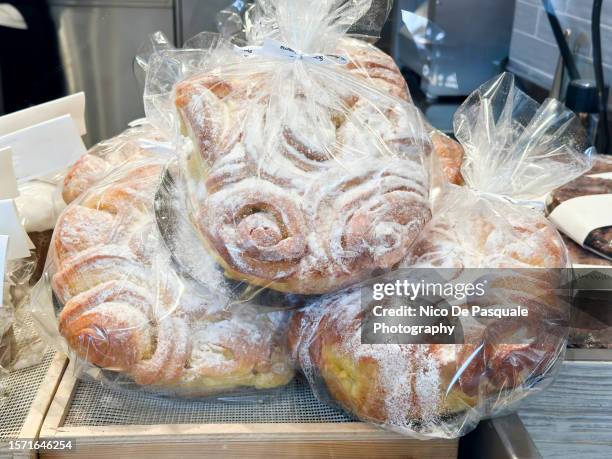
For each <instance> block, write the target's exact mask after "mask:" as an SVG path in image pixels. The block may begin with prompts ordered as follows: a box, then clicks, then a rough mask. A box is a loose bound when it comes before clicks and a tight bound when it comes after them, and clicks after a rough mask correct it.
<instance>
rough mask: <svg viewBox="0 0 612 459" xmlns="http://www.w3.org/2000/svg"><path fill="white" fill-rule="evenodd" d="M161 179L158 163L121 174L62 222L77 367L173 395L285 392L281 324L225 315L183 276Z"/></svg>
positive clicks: (62, 327) (247, 312) (67, 327)
mask: <svg viewBox="0 0 612 459" xmlns="http://www.w3.org/2000/svg"><path fill="white" fill-rule="evenodd" d="M163 170H164V165H163V163H162V162H159V161H156V160H150V161H149V162H148V164H142V163H138V162H137V163H135V164H128V165H126V166H123V168H122V169H120V170H118V171H116V172H114V173H113V176H112V178H107V179H106V180H105V181H104V182H103V183H100V184H98V185H96V186H95V187H94V188H93V189H92V190H90V191H88V192H86V193H85V194H84V195H83V196H81V197H80V198H79V200H78V201H76V202H75V203H73V204H72V205H70V206H69V207H68V208H67V209H66V211H65V212H64V213H63V215H62V216H61V217H60V219H59V221H58V224H57V227H56V231H55V234H54V238H53V242H52V244H53V247H54V252H55V253H54V258H53V259H54V263H55V270H56V272H55V274H54V275H53V276H52V279H51V284H52V287H53V291H54V293H55V295H56V297H57V298H58V300H59V301H60V302H61V303H62V304H63V305H64V306H63V308H62V310H61V312H60V315H59V318H58V328H59V332H60V334H61V335H62V336H63V337H64V338H65V339H66V341H67V343H68V345H69V347H70V348H71V349H72V350H73V351H74V352H75V354H76V355H77V356H78V357H79V358H81V359H84V360H86V361H88V362H90V363H91V364H93V365H96V366H98V367H101V368H104V369H108V370H111V371H115V372H119V373H123V374H126V375H128V376H129V377H131V378H132V379H133V380H134V382H136V383H137V384H139V385H141V386H144V387H148V388H151V389H154V390H156V391H159V390H161V391H163V392H165V393H167V392H170V393H173V394H176V395H184V396H206V395H211V394H217V393H221V392H226V391H233V390H236V389H239V388H242V387H254V388H260V389H264V388H272V387H277V386H280V385H283V384H286V383H287V382H289V381H290V380H291V378H292V376H293V369H292V366H291V364H290V359H289V355H288V349H287V344H286V336H285V335H283V334H282V333H280V332H279V330H280V324H279V322H278V320H277V319H275V318H274V317H273V316H270V317H268V316H265V315H261V314H258V313H257V311H256V310H255V308H254V307H251V306H248V305H244V306H240V307H237V308H236V309H231V310H225V309H224V303H223V302H224V301H228V298H227V297H225V298H223V297H222V295H220V293H219V292H210V293H206V294H203V293H201V289H199V290H198V289H196V288H195V287H194V286H193V285H191V284H190V283H188V282H187V281H182V280H181V279H180V278H179V277H178V276H177V274H176V273H175V271H174V268H173V266H172V264H171V261H170V255H169V253H168V252H167V250H166V249H165V247H164V246H163V242H162V241H161V236H160V235H159V234H156V231H157V229H156V225H155V221H154V218H155V217H154V210H153V200H154V196H155V193H156V191H157V187H158V186H159V182H160V179H161V175H162V171H163Z"/></svg>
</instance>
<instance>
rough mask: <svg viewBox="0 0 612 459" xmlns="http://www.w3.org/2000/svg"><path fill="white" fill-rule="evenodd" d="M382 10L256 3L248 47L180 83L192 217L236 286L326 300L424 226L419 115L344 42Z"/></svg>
mask: <svg viewBox="0 0 612 459" xmlns="http://www.w3.org/2000/svg"><path fill="white" fill-rule="evenodd" d="M377 8H380V5H379V4H378V3H376V4H374V5H372V3H371V2H369V1H367V2H366V1H351V2H349V1H331V0H324V1H319V2H314V3H313V2H302V1H288V0H276V1H268V2H259V3H258V5H257V8H256V11H255V12H254V13H253V15H252V27H251V29H250V30H249V31H248V37H249V40H250V43H249V45H251V47H249V48H244V49H242V50H241V51H242V52H236V51H235V50H233V49H231V48H224V47H222V46H220V47H219V48H217V49H215V50H214V51H212V53H211V55H210V57H209V59H208V60H207V63H206V65H205V67H206V70H205V71H203V72H199V73H197V74H195V75H192V76H190V77H189V78H187V79H185V80H184V81H182V82H180V83H179V84H178V85H177V87H176V89H175V104H176V107H177V109H178V112H179V115H180V120H181V128H182V132H183V134H185V135H188V136H189V137H190V138H191V140H192V142H193V147H194V150H193V152H192V153H191V154H190V155H189V157H188V159H187V161H186V176H187V186H188V188H189V191H190V200H189V201H190V203H189V204H190V207H191V211H192V218H193V220H194V222H195V224H196V226H197V227H198V228H199V230H200V233H201V235H202V238H203V241H204V244H205V245H206V246H207V247H208V248H210V250H211V251H212V253H213V254H214V255H215V256H216V258H217V259H218V261H219V262H220V263H221V264H222V265H223V267H224V268H225V269H226V272H227V274H228V275H229V276H230V277H233V278H235V279H238V280H245V281H248V282H250V283H252V284H256V285H260V286H267V287H271V288H274V289H277V290H281V291H286V292H291V293H302V294H317V293H324V292H327V291H331V290H333V289H337V288H339V287H342V286H345V285H349V284H352V283H354V282H357V281H360V280H362V279H364V278H367V277H368V276H370V275H371V274H372V272H374V271H376V270H380V269H389V268H392V267H393V266H395V265H396V264H397V263H398V262H399V261H400V260H401V259H402V258H403V257H404V256H405V253H406V251H407V249H408V247H409V245H410V244H411V243H412V241H413V240H414V238H415V237H416V236H417V234H418V233H419V231H420V229H421V228H422V227H423V225H424V224H425V223H426V222H427V221H428V220H429V218H430V210H429V203H428V177H427V174H426V171H425V168H424V166H423V156H424V154H425V153H426V152H428V151H429V150H430V148H431V145H430V141H429V139H428V137H427V135H426V131H425V129H424V126H423V123H422V121H421V118H420V115H419V113H418V110H417V109H416V108H415V107H414V105H412V104H411V103H410V102H409V96H408V93H407V90H406V86H405V82H404V80H403V78H402V76H401V74H400V72H399V70H398V69H397V67H396V66H395V64H394V63H393V61H392V60H391V59H390V58H389V57H388V56H386V55H384V54H383V53H382V52H380V51H379V50H377V49H376V48H374V47H373V46H371V45H368V44H367V43H365V42H363V41H360V40H356V39H353V38H348V37H346V36H344V33H345V32H346V31H347V30H348V29H349V28H350V27H351V26H353V25H354V24H355V23H356V22H358V21H359V22H358V24H357V25H358V26H360V25H362V24H367V23H368V21H367V19H368V18H369V17H370V16H369V15H370V14H371V11H372V10H374V11H376V10H377ZM360 27H362V28H363V26H360ZM272 40H274V41H272ZM262 43H263V44H264V46H263V48H257V46H259V45H261V44H262ZM282 44H284V45H282ZM245 49H246V51H247V52H245ZM270 49H276V50H277V51H279V53H276V54H275V53H274V52H270ZM251 50H255V52H249V51H251ZM345 62H346V64H345Z"/></svg>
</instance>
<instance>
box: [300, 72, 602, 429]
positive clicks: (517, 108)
mask: <svg viewBox="0 0 612 459" xmlns="http://www.w3.org/2000/svg"><path fill="white" fill-rule="evenodd" d="M455 133H456V136H457V139H458V140H459V141H460V142H461V145H462V147H463V148H464V150H465V160H464V163H463V166H462V169H461V172H462V175H463V177H464V178H465V182H466V185H467V186H466V187H458V186H454V185H451V184H448V185H447V186H446V189H445V190H443V192H442V193H441V194H440V195H439V196H437V197H436V206H435V212H434V217H433V218H432V220H431V221H430V222H429V223H428V224H427V226H426V227H425V229H424V230H423V231H422V232H421V233H420V235H419V236H418V237H417V239H416V241H415V243H414V244H413V245H412V246H411V248H410V250H409V254H408V256H407V257H406V259H405V260H404V261H403V262H402V263H401V266H402V268H405V269H402V270H400V271H398V272H397V273H396V276H397V278H398V279H399V280H408V281H409V282H410V283H414V284H416V283H419V282H424V281H423V280H424V279H425V281H427V279H430V278H432V277H435V278H437V277H440V278H442V279H444V280H445V281H447V282H451V283H452V282H457V281H458V280H460V279H463V278H467V279H468V280H471V281H472V282H475V281H478V280H483V279H484V280H486V281H487V282H488V284H487V285H489V287H490V289H489V290H487V292H486V294H485V295H484V296H482V297H478V296H475V295H472V296H470V297H468V298H467V299H466V298H464V299H463V301H462V302H459V303H458V305H459V306H460V310H462V311H463V310H468V311H470V310H472V306H474V305H478V306H480V307H481V308H484V309H487V310H494V309H499V310H502V309H503V310H510V309H511V308H514V307H515V306H517V307H522V308H524V309H525V310H526V314H527V316H526V317H525V318H520V319H518V320H517V319H513V320H510V321H505V320H504V319H501V318H499V319H497V318H493V319H489V320H481V319H476V318H474V317H472V316H468V317H463V316H457V317H456V318H455V323H456V324H457V325H458V326H461V329H462V331H463V333H464V335H463V336H462V337H461V339H460V340H459V341H450V342H448V341H447V342H445V343H444V342H443V343H440V342H438V343H433V344H424V343H422V342H415V343H414V344H404V343H401V342H400V344H363V337H364V336H365V335H363V327H365V324H367V323H368V322H367V321H366V319H365V318H364V317H367V316H368V314H371V313H372V310H373V308H374V307H375V305H376V304H378V303H376V302H372V301H369V300H367V301H364V298H366V297H364V294H363V292H364V288H353V289H350V290H348V291H345V292H341V293H337V294H335V295H331V296H325V297H323V298H321V299H319V300H317V301H315V302H314V303H313V304H312V305H311V306H309V307H308V308H307V309H305V310H304V311H302V312H299V313H297V314H296V315H295V317H294V318H293V322H292V326H291V329H290V333H291V342H292V348H293V352H294V356H295V357H296V359H297V360H298V362H299V364H300V366H301V367H302V368H303V370H304V373H305V374H306V376H307V377H308V379H309V381H310V383H311V385H312V386H313V389H314V390H315V392H317V394H318V395H319V396H320V397H321V398H323V399H330V400H332V401H334V402H335V403H337V404H339V405H340V406H342V407H343V408H344V409H346V410H348V411H350V412H352V413H353V414H355V415H357V416H358V417H359V418H361V419H363V420H365V421H369V422H373V423H375V424H378V425H381V426H383V427H385V428H388V429H391V430H395V431H398V432H401V433H403V434H406V435H409V436H415V437H418V438H431V437H447V438H448V437H457V436H461V435H464V434H465V433H467V432H469V431H470V430H471V429H473V428H474V427H475V426H476V424H477V423H478V422H479V421H480V420H481V419H483V418H486V417H490V416H495V415H498V414H501V413H506V412H508V411H510V410H513V409H515V408H516V405H517V403H518V402H519V401H520V400H522V399H524V398H525V397H527V396H529V395H532V394H534V393H536V392H538V391H539V390H541V389H543V388H545V387H546V386H547V385H548V384H550V382H551V380H552V379H553V377H554V375H555V372H556V369H557V367H558V363H559V362H560V360H561V358H562V356H563V353H564V349H565V346H566V344H567V334H568V320H569V307H570V305H569V301H568V297H567V295H568V292H567V284H566V282H567V279H568V278H567V272H566V270H565V268H569V267H570V263H569V259H568V254H567V249H566V247H565V245H564V243H563V240H562V239H561V236H560V235H559V234H558V233H557V231H556V230H555V228H554V227H553V226H552V225H551V224H550V223H549V222H547V220H546V219H545V218H544V215H543V214H542V213H541V212H539V211H537V210H534V209H532V208H530V206H536V207H537V206H539V207H542V202H541V201H539V202H536V201H537V199H538V198H540V197H541V196H543V195H545V194H546V193H547V192H549V191H550V190H552V189H554V188H556V187H558V186H560V185H562V184H563V183H566V182H568V181H570V180H572V179H573V178H575V177H577V176H579V175H580V174H582V173H583V172H584V171H586V170H588V168H589V167H590V150H587V149H586V144H585V141H586V139H585V136H584V134H583V132H582V131H581V128H580V123H579V122H578V120H577V119H576V118H575V117H574V115H573V113H571V112H570V111H568V110H566V109H565V108H564V107H563V106H562V104H561V103H559V102H558V101H555V100H547V101H546V102H545V103H544V104H543V105H541V106H539V105H538V104H537V103H536V102H534V101H533V100H531V99H530V98H529V97H528V96H526V95H525V94H524V93H522V92H521V91H520V90H519V89H518V88H517V87H516V86H515V84H514V79H513V77H512V76H511V75H509V74H503V75H501V76H499V77H497V78H496V79H494V80H492V81H490V82H488V83H486V84H484V85H483V86H482V87H481V88H479V89H478V90H477V91H476V92H475V93H474V94H472V95H471V96H470V97H469V98H468V100H467V101H466V102H465V103H464V104H463V105H462V107H461V108H460V109H459V110H458V112H457V113H456V115H455ZM395 300H397V298H396V299H395ZM395 300H393V301H395ZM393 301H392V300H390V302H391V305H392V306H396V305H398V304H396V303H397V301H396V302H395V303H394V302H393ZM399 304H400V305H401V302H399ZM436 304H437V303H436ZM440 304H441V303H440ZM438 306H439V305H438ZM500 308H501V309H500ZM472 311H473V310H472ZM405 320H406V321H407V323H408V324H411V323H417V324H418V323H419V322H418V320H417V319H414V318H407V319H405ZM404 323H405V322H404ZM394 339H395V338H394ZM389 342H390V343H397V341H389ZM453 343H455V344H453Z"/></svg>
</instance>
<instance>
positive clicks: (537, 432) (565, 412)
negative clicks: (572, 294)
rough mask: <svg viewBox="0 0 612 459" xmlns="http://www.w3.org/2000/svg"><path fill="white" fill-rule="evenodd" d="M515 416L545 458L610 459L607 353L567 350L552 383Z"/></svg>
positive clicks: (611, 397)
mask: <svg viewBox="0 0 612 459" xmlns="http://www.w3.org/2000/svg"><path fill="white" fill-rule="evenodd" d="M519 414H520V417H521V419H522V421H523V423H524V424H525V427H526V429H527V431H528V432H529V434H530V435H531V437H532V438H533V441H534V443H535V444H536V446H537V448H538V450H539V451H540V452H541V454H542V456H543V457H545V458H547V457H554V458H576V457H584V458H590V457H602V458H603V457H612V435H611V433H610V432H612V349H568V350H567V354H566V360H565V362H563V366H562V367H561V370H560V372H559V375H558V376H557V379H556V381H555V382H554V383H553V384H552V386H551V387H549V388H548V389H547V390H545V391H543V392H542V393H541V394H538V396H536V397H533V398H531V399H529V400H527V402H526V403H525V404H524V405H523V407H522V409H521V411H520V413H519Z"/></svg>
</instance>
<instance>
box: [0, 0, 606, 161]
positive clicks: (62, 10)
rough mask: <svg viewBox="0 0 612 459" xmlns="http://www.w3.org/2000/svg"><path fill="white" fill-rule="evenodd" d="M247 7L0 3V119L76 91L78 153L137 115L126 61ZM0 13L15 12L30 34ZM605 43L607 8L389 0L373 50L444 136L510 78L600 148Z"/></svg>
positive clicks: (159, 1)
mask: <svg viewBox="0 0 612 459" xmlns="http://www.w3.org/2000/svg"><path fill="white" fill-rule="evenodd" d="M251 2H252V0H206V1H202V0H48V1H43V0H40V1H36V2H32V1H28V0H12V1H9V2H1V1H0V77H1V85H0V87H1V90H0V114H2V113H9V112H12V111H15V110H18V109H21V108H24V107H27V106H29V105H34V104H38V103H41V102H43V101H45V100H51V99H54V98H56V97H59V96H61V95H64V94H70V93H75V92H78V91H85V92H86V94H87V101H88V103H87V124H88V127H89V133H88V135H87V137H86V138H85V142H86V144H88V145H92V144H93V143H96V142H97V141H99V140H101V139H104V138H109V137H111V136H114V135H116V134H118V133H119V132H121V131H122V130H123V129H124V127H125V125H126V124H127V123H128V122H129V121H130V120H133V119H135V118H139V117H141V116H142V115H143V109H142V99H141V95H142V92H141V91H142V88H141V85H140V84H139V83H138V81H137V80H136V78H135V77H134V71H133V69H134V65H133V64H134V56H135V55H136V54H137V52H138V50H139V48H140V46H141V45H142V44H143V42H144V41H145V39H146V37H147V35H149V34H151V33H153V32H155V31H158V30H159V31H162V32H163V33H164V34H165V35H166V36H168V37H169V38H170V40H172V41H173V43H174V44H177V45H178V46H180V45H181V44H182V43H184V42H185V40H187V39H189V38H191V37H192V36H194V35H196V34H197V33H199V32H201V31H210V32H215V31H217V13H218V12H219V11H221V10H223V9H225V8H227V7H228V6H229V5H232V7H233V8H234V9H237V10H241V9H243V8H244V6H245V5H247V4H248V3H251ZM593 6H595V7H596V8H593ZM3 8H6V9H7V11H8V10H9V9H10V8H12V9H14V10H17V11H18V13H19V14H20V15H21V16H22V17H23V19H24V21H23V22H25V24H26V26H27V29H23V28H19V27H16V26H15V23H17V24H19V21H18V20H17V22H15V21H16V19H15V12H14V11H12V10H11V12H10V13H7V12H6V11H5V12H4V15H3V14H2V9H3ZM2 17H5V21H4V23H3V21H2ZM6 18H8V19H6ZM594 18H595V19H594ZM551 19H552V21H553V22H552V23H551ZM11 21H13V22H11ZM7 24H8V26H7ZM10 24H12V27H11V26H10ZM551 24H556V25H555V27H554V28H553V27H551ZM554 30H556V31H557V32H556V33H555V32H554ZM559 30H561V32H562V33H561V35H560V36H561V37H565V41H566V43H567V45H563V44H562V43H563V42H561V41H559V39H558V38H559ZM598 38H599V40H598ZM611 40H612V0H597V1H596V2H595V3H594V2H592V1H590V0H589V1H587V0H581V1H575V2H574V1H567V0H507V1H503V2H491V1H488V0H453V1H451V0H395V3H394V8H393V11H392V14H391V17H390V19H389V22H388V24H387V26H386V27H385V29H384V30H383V37H382V39H381V41H380V42H379V43H378V46H380V47H381V48H382V49H383V50H384V51H386V52H389V53H391V54H392V55H393V57H394V58H395V59H396V60H397V62H398V64H399V66H400V67H401V68H402V70H403V73H404V76H405V77H406V79H407V81H408V83H409V86H410V90H411V92H412V95H413V98H414V99H415V102H416V103H417V105H419V107H420V108H421V109H422V110H423V112H424V113H425V115H426V117H427V118H428V120H429V121H430V123H431V124H432V125H433V126H435V127H436V128H438V129H440V130H442V131H445V132H452V115H453V114H454V112H455V111H456V109H457V107H458V106H459V105H460V104H461V103H462V102H463V100H464V98H465V96H466V95H467V94H469V93H470V92H471V91H473V90H474V89H475V88H476V87H478V86H479V85H480V84H481V83H482V82H484V81H486V80H488V79H489V78H491V77H492V76H493V75H495V74H498V73H500V72H502V71H504V70H510V71H512V72H513V73H515V74H516V75H517V76H518V77H519V78H520V80H521V82H522V87H523V89H525V90H526V91H527V92H528V93H529V94H530V95H531V96H532V97H534V98H535V99H536V100H539V101H541V100H543V98H545V97H546V96H548V95H549V94H553V95H554V96H555V97H558V98H560V99H561V100H563V101H565V102H566V104H567V105H568V106H569V107H570V108H572V109H573V110H575V111H576V112H577V113H579V114H580V116H581V118H582V119H583V121H584V123H585V125H586V126H587V128H588V129H589V130H590V131H591V132H592V133H593V139H594V141H595V138H594V137H595V134H598V135H597V139H599V141H600V143H599V144H598V147H599V150H600V151H606V150H609V148H606V143H609V140H608V141H607V142H606V139H607V138H609V137H610V136H609V131H605V130H604V128H603V126H604V125H607V124H606V120H605V118H606V115H607V113H605V108H607V105H606V104H605V103H604V102H602V101H603V98H602V97H601V94H602V91H603V95H604V96H605V97H607V93H606V90H605V88H604V89H603V90H602V88H601V86H602V85H601V83H602V82H605V81H608V82H609V81H610V78H612V54H611V53H610V50H609V49H608V48H609V46H608V47H607V46H606V44H608V43H610V42H611ZM600 42H601V43H603V44H604V45H603V47H599V46H598V43H600ZM15 43H18V44H19V45H18V46H14V44H15ZM559 43H561V45H560V46H561V49H564V56H565V57H564V58H563V59H561V58H560V56H561V53H560V52H559V50H560V47H559ZM568 56H570V58H569V59H568ZM572 56H573V57H572ZM600 56H601V59H599V57H600ZM572 60H573V62H574V64H572ZM561 68H565V69H566V70H567V68H571V69H572V72H574V70H575V71H576V72H575V73H574V74H570V73H569V72H567V71H563V72H559V71H556V69H558V70H559V69H561ZM596 69H600V70H601V71H596ZM572 75H573V76H572ZM577 75H579V76H580V78H577V77H576V76H577ZM555 76H557V78H556V79H555ZM578 80H579V81H578ZM598 83H600V84H598ZM551 88H556V90H553V91H552V92H551ZM605 97H604V98H605ZM608 108H609V107H608ZM599 120H602V123H599ZM606 134H608V135H606Z"/></svg>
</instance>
